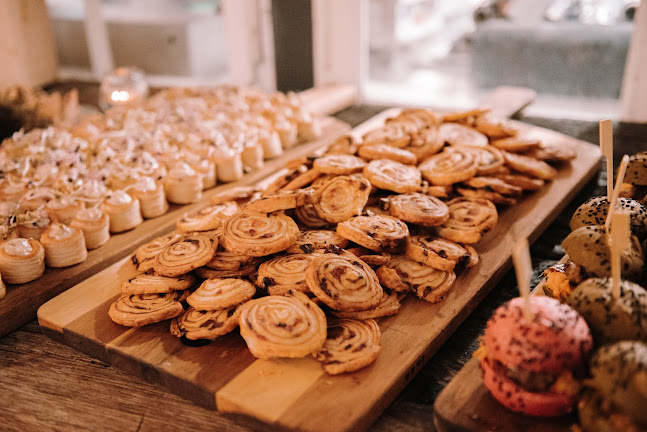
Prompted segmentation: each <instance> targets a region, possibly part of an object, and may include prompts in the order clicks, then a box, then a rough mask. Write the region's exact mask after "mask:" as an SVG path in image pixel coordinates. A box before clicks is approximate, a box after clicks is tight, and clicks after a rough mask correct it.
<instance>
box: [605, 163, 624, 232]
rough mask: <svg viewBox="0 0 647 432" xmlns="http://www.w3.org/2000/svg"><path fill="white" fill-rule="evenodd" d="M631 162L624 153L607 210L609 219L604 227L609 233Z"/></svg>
mask: <svg viewBox="0 0 647 432" xmlns="http://www.w3.org/2000/svg"><path fill="white" fill-rule="evenodd" d="M628 163H629V156H627V155H624V156H623V157H622V160H621V161H620V168H618V178H617V180H616V186H615V187H614V188H613V193H612V196H611V199H610V200H609V211H608V212H607V219H606V220H605V221H604V229H605V231H606V232H607V234H608V233H609V226H610V225H611V218H612V217H613V214H614V213H615V211H616V203H617V202H618V195H619V194H620V188H621V187H622V182H623V181H624V179H625V172H626V171H627V164H628Z"/></svg>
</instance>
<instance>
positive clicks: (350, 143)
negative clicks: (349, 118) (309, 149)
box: [326, 135, 357, 155]
mask: <svg viewBox="0 0 647 432" xmlns="http://www.w3.org/2000/svg"><path fill="white" fill-rule="evenodd" d="M356 152H357V142H356V141H355V138H353V136H352V135H342V136H340V137H338V138H337V139H335V141H333V142H332V143H331V144H330V146H328V149H327V150H326V154H350V155H354V154H355V153H356Z"/></svg>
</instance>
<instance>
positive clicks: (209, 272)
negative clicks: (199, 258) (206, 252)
mask: <svg viewBox="0 0 647 432" xmlns="http://www.w3.org/2000/svg"><path fill="white" fill-rule="evenodd" d="M257 268H258V265H257V264H256V263H252V264H245V265H241V266H240V267H239V268H237V269H236V270H216V269H212V268H209V267H206V266H205V267H200V268H197V269H195V273H196V274H197V275H198V276H200V277H201V278H203V279H227V278H241V277H245V276H250V275H253V274H254V273H256V270H257Z"/></svg>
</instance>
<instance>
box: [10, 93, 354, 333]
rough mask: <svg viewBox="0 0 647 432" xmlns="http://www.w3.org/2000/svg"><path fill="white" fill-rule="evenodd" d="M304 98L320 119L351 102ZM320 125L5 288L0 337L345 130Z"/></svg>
mask: <svg viewBox="0 0 647 432" xmlns="http://www.w3.org/2000/svg"><path fill="white" fill-rule="evenodd" d="M303 93H304V95H303V96H304V102H303V103H304V107H306V109H309V107H310V106H312V109H313V112H317V113H319V114H325V113H326V111H327V110H329V109H334V110H336V109H338V108H339V107H340V106H343V105H344V104H350V103H352V101H353V99H352V94H351V93H352V89H351V88H348V86H343V87H339V86H329V87H325V88H316V89H310V90H306V91H304V92H303ZM328 113H330V111H328ZM321 120H322V135H321V137H320V138H319V139H317V140H316V141H313V142H310V143H305V144H302V145H300V146H297V147H294V148H292V149H289V150H287V151H285V153H284V154H283V155H281V156H280V157H278V158H276V159H272V160H269V161H265V165H264V166H263V168H261V169H260V170H257V171H255V172H253V173H250V174H247V175H245V176H244V177H243V179H241V180H240V181H237V182H233V183H226V184H222V185H219V186H216V187H215V188H212V189H209V190H208V191H205V192H204V194H203V198H202V199H201V200H200V202H198V203H194V204H191V205H185V206H181V205H171V206H170V209H169V211H168V213H166V214H165V215H163V216H160V217H158V218H154V219H148V220H146V221H144V223H142V224H141V225H139V226H138V227H136V228H134V229H132V230H130V231H127V232H125V233H121V234H116V235H111V236H110V240H108V242H107V243H106V244H105V245H103V246H101V247H100V248H99V249H95V250H92V251H89V252H88V258H87V259H86V260H85V261H84V262H82V263H80V264H77V265H75V266H72V267H67V268H60V269H54V268H47V269H46V270H45V274H44V275H43V276H41V277H40V278H38V279H36V280H35V281H32V282H29V283H26V284H22V285H7V295H6V296H5V297H4V298H2V299H0V337H2V336H4V335H6V334H7V333H9V332H11V331H13V330H15V329H17V328H18V327H20V326H22V325H23V324H25V323H27V322H29V321H31V320H33V319H34V318H35V317H36V311H37V310H38V308H39V307H40V306H41V305H42V304H43V303H45V302H46V301H47V300H49V299H51V298H53V297H54V296H56V295H58V294H60V293H61V292H63V291H65V290H66V289H68V288H70V287H73V286H74V285H76V284H78V283H79V282H81V281H82V280H84V279H86V278H88V277H89V276H91V275H93V274H95V273H96V272H98V271H100V270H103V269H104V268H106V267H108V266H109V265H111V264H113V263H115V262H117V261H119V260H120V259H121V258H123V257H125V256H126V255H128V254H130V253H131V252H132V251H133V250H134V249H135V248H136V247H138V246H139V245H141V244H144V243H146V242H148V241H150V240H152V239H153V238H155V237H158V236H160V235H162V234H165V233H167V232H169V231H171V230H172V229H173V227H174V226H175V223H176V221H177V220H178V219H179V218H180V217H181V215H182V214H183V213H184V212H186V211H190V210H192V209H195V208H197V207H200V206H204V205H205V203H208V202H209V198H210V197H211V196H212V195H214V194H215V193H217V192H220V191H222V190H225V189H228V188H231V187H235V186H242V185H249V184H254V183H256V182H258V181H259V180H260V179H262V178H264V177H266V176H268V175H269V174H271V173H273V172H275V171H276V170H278V169H279V168H281V167H283V166H284V164H285V161H286V160H287V159H290V158H294V157H298V156H303V155H307V154H309V153H311V152H312V151H313V150H314V149H317V148H319V147H321V146H322V145H325V144H326V143H327V142H329V141H330V140H331V139H332V138H334V137H336V136H339V135H341V134H344V133H346V132H348V131H349V130H350V126H349V125H348V124H346V123H344V122H342V121H340V120H337V119H335V118H332V117H324V118H322V119H321Z"/></svg>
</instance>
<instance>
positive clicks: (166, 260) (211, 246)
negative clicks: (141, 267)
mask: <svg viewBox="0 0 647 432" xmlns="http://www.w3.org/2000/svg"><path fill="white" fill-rule="evenodd" d="M217 247H218V245H217V244H216V243H215V240H214V238H213V237H211V236H209V235H207V234H201V233H193V234H187V235H185V236H184V237H182V238H181V239H180V240H178V241H176V242H174V243H171V244H170V245H168V246H167V247H166V248H164V249H163V250H162V251H161V252H160V253H159V254H157V255H156V256H155V262H154V263H153V269H154V270H155V273H157V274H159V275H162V276H169V277H175V276H179V275H182V274H185V273H188V272H190V271H191V270H193V269H196V268H198V267H201V266H203V265H205V264H206V263H208V262H209V261H211V259H212V258H213V255H214V253H215V251H216V248H217Z"/></svg>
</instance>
